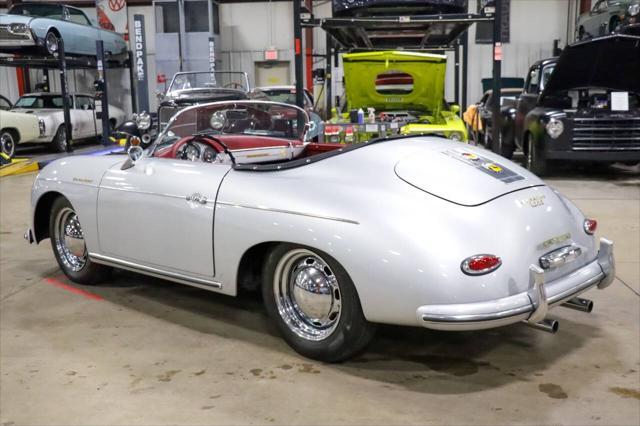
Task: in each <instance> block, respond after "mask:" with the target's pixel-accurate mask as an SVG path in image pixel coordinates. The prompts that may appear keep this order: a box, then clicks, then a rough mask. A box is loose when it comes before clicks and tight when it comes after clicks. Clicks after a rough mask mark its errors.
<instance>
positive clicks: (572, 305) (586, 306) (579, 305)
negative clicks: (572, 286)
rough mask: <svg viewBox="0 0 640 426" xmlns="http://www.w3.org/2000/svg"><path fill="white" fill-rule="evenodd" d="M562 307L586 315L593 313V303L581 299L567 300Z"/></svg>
mask: <svg viewBox="0 0 640 426" xmlns="http://www.w3.org/2000/svg"><path fill="white" fill-rule="evenodd" d="M560 306H563V307H565V308H569V309H575V310H576V311H580V312H586V313H589V312H591V311H593V301H591V300H589V299H583V298H581V297H574V298H573V299H570V300H567V301H566V302H564V303H563V304H562V305H560Z"/></svg>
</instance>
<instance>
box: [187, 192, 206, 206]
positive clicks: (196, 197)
mask: <svg viewBox="0 0 640 426" xmlns="http://www.w3.org/2000/svg"><path fill="white" fill-rule="evenodd" d="M186 200H187V201H193V202H194V203H200V204H207V197H205V196H204V195H202V194H200V193H198V192H194V193H193V194H191V195H187V197H186Z"/></svg>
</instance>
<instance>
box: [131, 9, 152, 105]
mask: <svg viewBox="0 0 640 426" xmlns="http://www.w3.org/2000/svg"><path fill="white" fill-rule="evenodd" d="M133 62H134V63H133V64H132V66H133V67H134V70H135V76H136V93H137V94H138V112H140V111H149V81H148V77H147V42H146V38H145V34H144V15H133Z"/></svg>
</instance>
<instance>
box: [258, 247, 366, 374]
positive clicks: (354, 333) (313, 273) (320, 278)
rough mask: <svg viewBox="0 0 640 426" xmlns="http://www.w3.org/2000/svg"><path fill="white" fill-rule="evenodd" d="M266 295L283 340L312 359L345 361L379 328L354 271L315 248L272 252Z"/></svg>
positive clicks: (266, 266) (265, 281) (264, 287)
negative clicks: (363, 299) (371, 320)
mask: <svg viewBox="0 0 640 426" xmlns="http://www.w3.org/2000/svg"><path fill="white" fill-rule="evenodd" d="M262 295H263V298H264V302H265V305H266V308H267V312H268V313H269V315H270V317H271V318H272V320H273V321H274V322H275V323H276V325H277V327H278V329H279V330H280V332H281V333H282V335H283V337H284V339H285V340H286V341H287V343H288V344H289V345H290V346H291V347H292V348H293V349H295V350H296V351H297V352H299V353H300V354H302V355H304V356H306V357H309V358H313V359H317V360H320V361H325V362H339V361H343V360H345V359H347V358H350V357H351V356H353V355H355V354H356V353H358V352H359V351H360V350H362V349H364V347H365V346H366V345H367V344H368V343H369V341H370V340H371V338H372V337H373V334H374V332H375V326H374V325H373V324H371V323H369V322H367V320H366V319H365V317H364V314H363V313H362V307H361V306H360V299H359V298H358V293H357V292H356V288H355V286H354V285H353V282H352V281H351V279H350V278H349V275H348V274H347V273H346V271H345V270H344V269H343V268H342V266H340V264H339V263H338V262H337V261H336V260H334V259H333V258H331V257H330V256H329V255H327V254H325V253H322V252H320V251H318V250H315V249H311V248H308V247H304V246H296V245H292V244H280V245H278V246H276V247H275V248H274V249H273V250H271V252H270V253H269V254H268V256H267V260H266V262H265V264H264V269H263V285H262Z"/></svg>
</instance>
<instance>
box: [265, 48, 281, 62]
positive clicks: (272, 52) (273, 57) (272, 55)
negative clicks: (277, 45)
mask: <svg viewBox="0 0 640 426" xmlns="http://www.w3.org/2000/svg"><path fill="white" fill-rule="evenodd" d="M264 60H265V61H277V60H278V51H277V50H276V49H268V50H265V51H264Z"/></svg>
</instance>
